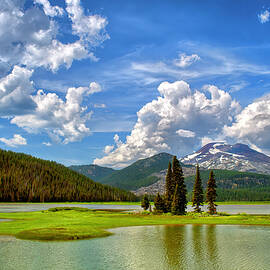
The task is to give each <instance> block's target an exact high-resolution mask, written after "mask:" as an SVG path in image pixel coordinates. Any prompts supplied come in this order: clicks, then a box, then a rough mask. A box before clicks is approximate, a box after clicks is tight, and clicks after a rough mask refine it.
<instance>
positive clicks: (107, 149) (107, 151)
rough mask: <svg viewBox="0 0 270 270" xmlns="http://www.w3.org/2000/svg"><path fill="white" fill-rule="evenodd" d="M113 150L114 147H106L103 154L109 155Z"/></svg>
mask: <svg viewBox="0 0 270 270" xmlns="http://www.w3.org/2000/svg"><path fill="white" fill-rule="evenodd" d="M113 149H114V145H106V146H105V148H104V153H105V154H109V153H110V152H112V150H113Z"/></svg>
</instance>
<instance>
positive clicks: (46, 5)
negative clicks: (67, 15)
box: [34, 0, 64, 17]
mask: <svg viewBox="0 0 270 270" xmlns="http://www.w3.org/2000/svg"><path fill="white" fill-rule="evenodd" d="M34 3H36V4H40V5H42V6H43V10H44V13H45V14H46V15H47V16H50V17H55V16H62V15H63V14H64V10H63V9H62V8H61V7H58V6H51V4H50V2H49V0H34Z"/></svg>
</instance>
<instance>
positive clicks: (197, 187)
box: [192, 164, 203, 213]
mask: <svg viewBox="0 0 270 270" xmlns="http://www.w3.org/2000/svg"><path fill="white" fill-rule="evenodd" d="M202 205H203V188H202V179H201V176H200V170H199V165H198V164H197V166H196V176H195V182H194V187H193V196H192V206H193V207H194V211H195V212H197V213H199V212H201V208H200V206H202Z"/></svg>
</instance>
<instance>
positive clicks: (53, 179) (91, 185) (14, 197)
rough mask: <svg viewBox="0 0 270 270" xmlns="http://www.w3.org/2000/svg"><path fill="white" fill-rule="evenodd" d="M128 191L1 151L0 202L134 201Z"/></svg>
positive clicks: (60, 166)
mask: <svg viewBox="0 0 270 270" xmlns="http://www.w3.org/2000/svg"><path fill="white" fill-rule="evenodd" d="M135 200H136V196H135V195H134V194H133V193H131V192H127V191H123V190H120V189H118V188H113V187H110V186H106V185H102V184H100V183H95V182H94V181H92V180H91V179H89V178H87V177H86V176H84V175H81V174H79V173H77V172H75V171H72V170H70V169H68V168H67V167H65V166H63V165H61V164H58V163H56V162H53V161H46V160H42V159H38V158H35V157H32V156H30V155H26V154H22V153H15V152H12V151H5V150H1V149H0V201H2V202H14V201H15V202H63V201H78V202H83V201H87V202H90V201H96V202H98V201H135Z"/></svg>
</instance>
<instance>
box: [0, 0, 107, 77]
mask: <svg viewBox="0 0 270 270" xmlns="http://www.w3.org/2000/svg"><path fill="white" fill-rule="evenodd" d="M67 2H68V4H67V9H68V10H69V11H70V8H71V6H74V7H75V9H74V10H77V9H78V10H77V13H74V14H73V13H72V14H73V15H71V14H70V13H69V16H72V27H73V33H74V34H75V35H76V36H78V37H79V38H80V40H77V41H74V42H73V43H67V44H64V43H62V42H60V41H59V40H58V39H57V35H58V27H57V22H56V21H54V20H53V19H52V17H53V16H57V15H61V14H63V9H61V8H60V7H58V6H51V5H50V2H49V1H48V0H35V2H34V3H36V4H38V5H36V6H34V7H31V8H28V9H24V5H23V1H17V0H2V1H1V3H0V44H1V45H0V46H1V50H0V64H1V68H0V72H1V73H2V75H5V73H6V72H7V71H8V70H9V69H10V68H11V67H12V66H13V65H21V64H23V65H26V66H27V67H31V68H34V67H45V68H47V69H51V70H52V71H54V72H55V71H56V70H57V69H58V68H59V67H60V66H61V65H65V66H66V67H67V68H69V67H70V66H71V64H72V62H73V60H81V59H85V58H89V59H91V60H93V61H97V60H98V59H97V58H96V57H95V56H94V54H93V52H91V46H97V45H99V44H100V43H102V42H103V41H104V40H105V39H106V37H107V34H106V31H105V26H106V24H107V23H108V22H107V20H106V19H104V18H102V17H100V16H98V15H92V16H84V15H83V9H82V8H81V6H80V2H79V1H70V0H69V1H67ZM39 4H40V5H42V7H43V10H42V9H41V8H40V7H39ZM76 8H77V9H76ZM74 12H75V11H74ZM86 24H87V25H86ZM80 25H81V27H82V28H81V29H80V28H79V26H80ZM84 27H86V28H84ZM76 38H77V37H76ZM77 39H78V38H77ZM89 45H90V46H89ZM1 73H0V76H1Z"/></svg>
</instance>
